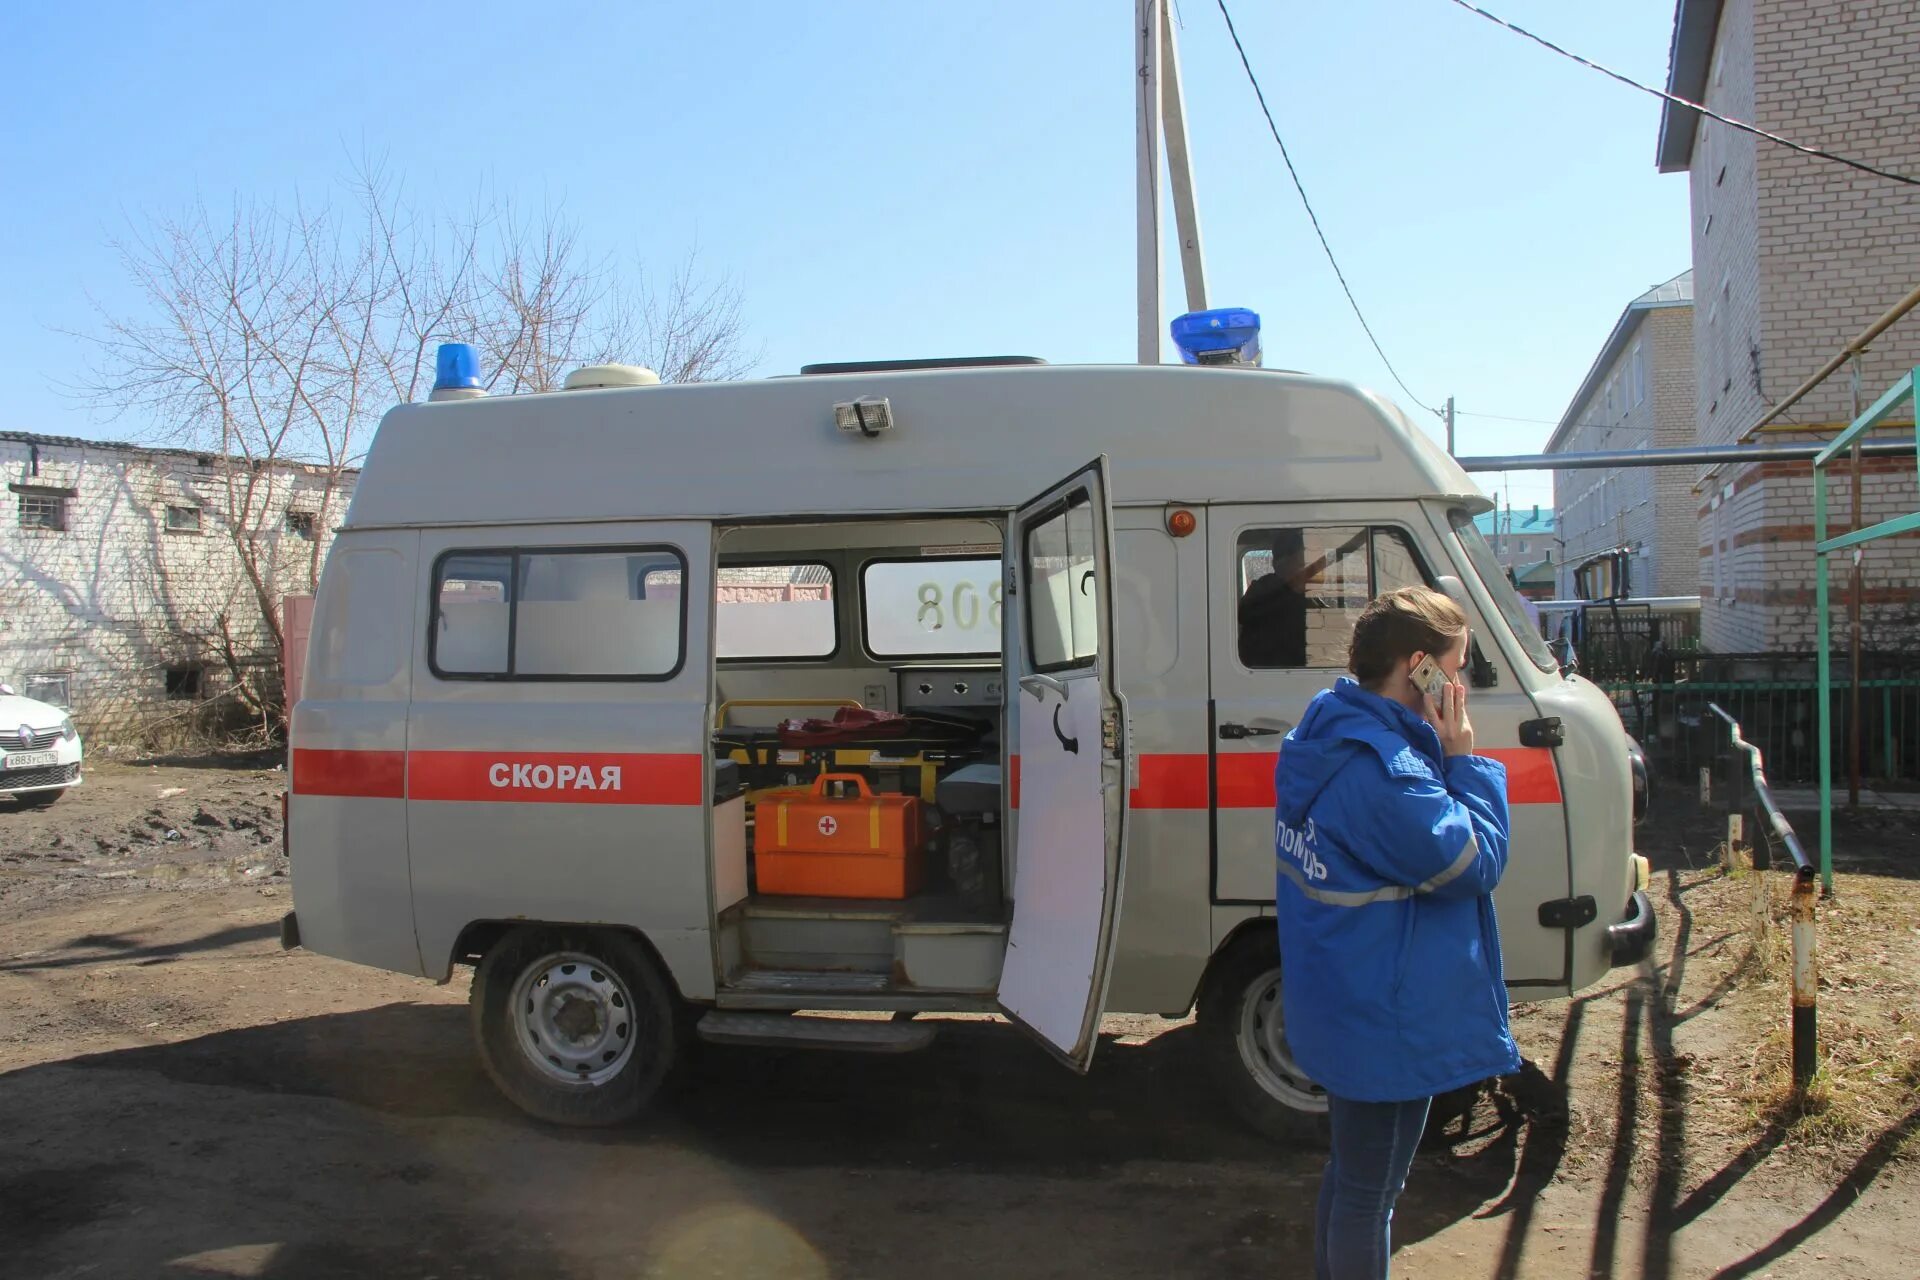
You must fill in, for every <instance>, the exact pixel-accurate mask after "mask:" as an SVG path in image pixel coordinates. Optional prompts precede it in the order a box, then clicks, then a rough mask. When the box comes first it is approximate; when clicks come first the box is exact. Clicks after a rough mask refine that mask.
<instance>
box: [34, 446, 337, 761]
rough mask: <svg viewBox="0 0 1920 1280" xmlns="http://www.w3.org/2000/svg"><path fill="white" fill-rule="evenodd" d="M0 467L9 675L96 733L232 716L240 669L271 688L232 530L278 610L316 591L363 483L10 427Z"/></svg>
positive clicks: (268, 661) (114, 734) (273, 661)
mask: <svg viewBox="0 0 1920 1280" xmlns="http://www.w3.org/2000/svg"><path fill="white" fill-rule="evenodd" d="M0 473H4V475H5V477H6V483H7V494H6V497H7V498H8V499H10V501H9V502H8V503H7V505H6V506H5V507H4V508H0V677H4V678H6V679H7V680H8V681H9V682H10V683H12V684H14V685H15V686H16V687H17V688H19V689H20V692H22V693H26V694H28V695H30V696H35V697H43V698H47V699H48V700H49V701H55V702H65V703H66V704H67V705H69V706H70V707H71V709H72V712H73V717H74V720H75V721H76V722H77V723H78V724H79V725H80V727H81V729H82V731H83V732H85V733H86V734H87V735H88V736H89V737H90V738H92V739H96V740H102V741H113V740H116V739H132V738H135V737H138V736H140V735H143V734H149V733H152V732H153V731H155V730H156V729H164V728H165V727H166V726H169V725H181V724H184V723H185V722H187V721H190V720H192V719H193V718H194V717H195V714H196V713H200V714H205V713H207V712H209V711H217V710H224V709H225V707H226V705H227V703H229V702H230V701H231V700H230V699H227V698H225V697H224V696H223V695H224V694H225V693H226V692H227V691H230V690H231V687H232V675H231V672H232V669H233V668H234V667H235V666H238V667H239V668H240V669H241V670H244V671H248V672H252V673H256V674H257V676H258V677H259V678H261V679H264V680H265V682H266V683H267V684H269V685H274V684H277V672H278V666H279V654H278V652H277V649H276V647H275V645H274V642H273V637H272V632H271V631H270V630H269V628H268V627H267V625H266V623H265V622H264V620H263V617H262V613H261V610H260V607H259V605H258V604H257V599H258V593H256V592H255V590H254V588H253V585H252V582H251V580H250V577H249V575H248V573H247V572H246V569H245V564H244V561H243V559H242V557H241V555H240V553H239V550H238V547H237V544H236V541H235V538H234V536H233V526H234V525H235V524H240V525H241V526H242V527H243V529H245V530H251V531H252V537H251V538H250V539H249V541H250V543H251V545H254V546H256V547H258V548H259V552H258V554H257V555H256V556H255V557H254V560H255V563H256V564H257V565H258V566H259V568H260V575H261V578H262V581H263V583H264V584H265V586H266V589H267V593H268V595H269V596H270V597H271V598H272V599H273V600H274V602H275V605H276V607H277V605H278V602H279V599H280V597H281V596H282V595H284V594H288V593H295V594H297V593H303V592H307V591H310V590H311V589H312V585H313V581H314V575H315V574H316V573H317V571H318V567H319V565H320V563H321V561H322V559H324V557H325V554H326V547H327V543H328V542H329V541H330V539H331V536H332V535H331V529H332V527H333V526H334V525H335V524H337V523H338V522H339V519H340V516H341V514H342V513H343V512H344V511H345V510H346V503H347V499H348V498H349V497H350V496H351V491H352V490H351V486H352V484H353V481H354V478H355V476H354V474H353V473H351V472H349V473H346V474H345V475H343V476H341V477H338V479H337V483H336V484H335V485H333V486H329V484H328V477H327V473H326V472H325V470H324V469H321V468H311V467H303V466H296V465H284V464H283V465H279V466H276V467H273V468H263V469H258V470H255V469H252V468H248V467H246V466H245V465H244V464H239V463H236V464H234V465H232V466H231V467H230V466H229V465H228V464H227V463H226V462H225V461H224V460H223V459H221V458H219V457H217V456H211V455H207V454H197V453H192V452H189V451H185V450H178V449H148V448H141V447H137V446H134V445H127V444H109V443H103V442H99V441H90V440H73V439H65V438H61V437H56V436H41V435H30V434H25V433H21V432H11V431H7V432H0ZM249 486H250V491H251V495H252V503H251V507H250V508H247V507H245V506H243V503H244V501H245V499H244V497H243V496H242V495H245V494H246V493H247V492H248V491H249ZM330 487H331V490H332V491H331V492H329V489H330ZM248 509H250V510H251V511H252V513H253V514H252V516H251V517H240V518H238V519H236V514H237V513H239V512H242V511H244V510H248ZM223 620H224V621H223ZM229 654H231V660H230V658H229ZM208 702H213V703H215V704H216V705H215V706H214V707H211V708H209V707H206V706H204V705H203V704H206V703H208Z"/></svg>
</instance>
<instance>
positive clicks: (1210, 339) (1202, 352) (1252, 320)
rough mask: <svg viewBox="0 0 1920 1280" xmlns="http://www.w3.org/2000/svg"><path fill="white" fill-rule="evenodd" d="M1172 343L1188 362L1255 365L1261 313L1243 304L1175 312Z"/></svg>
mask: <svg viewBox="0 0 1920 1280" xmlns="http://www.w3.org/2000/svg"><path fill="white" fill-rule="evenodd" d="M1172 330H1173V345H1174V346H1176V347H1178V348H1179V349H1180V359H1181V360H1183V361H1185V362H1186V363H1187V364H1220V365H1258V364H1259V363H1260V317H1259V315H1258V314H1257V313H1255V312H1252V311H1249V310H1247V309H1246V308H1245V307H1216V308H1214V309H1213V310H1211V311H1189V312H1187V313H1186V314H1185V315H1182V316H1175V317H1174V320H1173V325H1172Z"/></svg>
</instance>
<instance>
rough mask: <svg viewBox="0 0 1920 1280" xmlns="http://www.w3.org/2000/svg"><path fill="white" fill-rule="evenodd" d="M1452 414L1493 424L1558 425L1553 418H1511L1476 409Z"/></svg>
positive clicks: (1456, 411) (1461, 410)
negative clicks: (1485, 420)
mask: <svg viewBox="0 0 1920 1280" xmlns="http://www.w3.org/2000/svg"><path fill="white" fill-rule="evenodd" d="M1454 413H1455V414H1457V415H1459V416H1460V417H1462V418H1492V419H1493V420H1494V421H1495V422H1530V423H1532V424H1534V425H1535V426H1540V427H1557V426H1559V425H1560V423H1559V422H1558V421H1557V420H1555V419H1553V418H1513V417H1509V416H1508V415H1506V414H1504V413H1481V412H1480V411H1479V410H1478V409H1455V410H1454Z"/></svg>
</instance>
